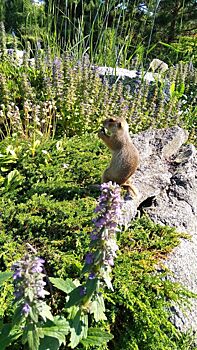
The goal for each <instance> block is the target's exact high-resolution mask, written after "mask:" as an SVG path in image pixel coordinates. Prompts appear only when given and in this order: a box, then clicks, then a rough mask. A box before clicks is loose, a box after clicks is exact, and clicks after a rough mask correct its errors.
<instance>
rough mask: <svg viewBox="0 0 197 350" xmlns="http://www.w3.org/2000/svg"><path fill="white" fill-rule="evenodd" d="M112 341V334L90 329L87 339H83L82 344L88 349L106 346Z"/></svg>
mask: <svg viewBox="0 0 197 350" xmlns="http://www.w3.org/2000/svg"><path fill="white" fill-rule="evenodd" d="M111 339H113V335H112V334H110V333H107V332H105V331H102V330H100V329H99V328H89V330H88V336H87V338H86V339H82V340H81V343H82V344H83V345H84V346H86V347H88V346H102V345H105V344H106V343H107V342H108V341H110V340H111Z"/></svg>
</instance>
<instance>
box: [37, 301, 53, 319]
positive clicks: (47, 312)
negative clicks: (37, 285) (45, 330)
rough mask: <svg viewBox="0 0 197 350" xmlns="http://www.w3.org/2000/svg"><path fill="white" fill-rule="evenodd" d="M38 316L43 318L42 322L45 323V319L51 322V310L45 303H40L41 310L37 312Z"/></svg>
mask: <svg viewBox="0 0 197 350" xmlns="http://www.w3.org/2000/svg"><path fill="white" fill-rule="evenodd" d="M39 315H40V316H41V317H42V318H43V320H44V321H46V320H47V319H48V320H51V321H53V315H52V313H51V308H50V306H49V305H47V304H46V303H42V310H41V311H39Z"/></svg>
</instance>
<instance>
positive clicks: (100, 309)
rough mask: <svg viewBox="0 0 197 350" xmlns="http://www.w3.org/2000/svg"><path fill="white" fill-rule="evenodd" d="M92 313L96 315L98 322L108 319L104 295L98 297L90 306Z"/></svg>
mask: <svg viewBox="0 0 197 350" xmlns="http://www.w3.org/2000/svg"><path fill="white" fill-rule="evenodd" d="M90 313H93V314H94V319H95V321H96V322H98V321H100V320H106V319H107V317H106V316H105V304H104V299H103V297H102V295H97V296H96V299H95V300H94V301H93V302H92V303H91V304H90Z"/></svg>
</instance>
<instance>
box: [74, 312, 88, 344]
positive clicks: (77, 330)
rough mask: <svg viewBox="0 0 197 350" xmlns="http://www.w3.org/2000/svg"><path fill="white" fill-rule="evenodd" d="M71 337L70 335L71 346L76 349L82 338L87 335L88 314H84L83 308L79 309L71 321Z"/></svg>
mask: <svg viewBox="0 0 197 350" xmlns="http://www.w3.org/2000/svg"><path fill="white" fill-rule="evenodd" d="M70 330H71V337H70V344H69V345H70V347H71V349H74V348H75V347H76V346H77V345H78V344H79V342H80V341H81V339H83V338H86V337H87V332H88V315H84V314H83V313H82V311H81V310H79V311H78V312H77V313H76V315H75V317H74V319H73V320H72V321H71V325H70Z"/></svg>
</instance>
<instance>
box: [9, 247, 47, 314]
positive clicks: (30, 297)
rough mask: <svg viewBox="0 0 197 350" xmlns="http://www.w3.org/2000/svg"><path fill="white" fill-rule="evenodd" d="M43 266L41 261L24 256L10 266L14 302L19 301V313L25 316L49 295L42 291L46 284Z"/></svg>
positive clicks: (32, 256) (29, 255)
mask: <svg viewBox="0 0 197 350" xmlns="http://www.w3.org/2000/svg"><path fill="white" fill-rule="evenodd" d="M32 248H33V247H32ZM34 254H35V253H34ZM43 264H44V260H43V259H41V258H38V257H36V256H35V255H31V254H26V255H25V256H24V258H23V259H22V260H20V261H17V262H16V263H14V264H13V265H12V268H11V269H12V270H13V271H14V274H13V280H14V296H15V302H18V301H20V305H21V313H22V314H24V315H25V316H28V315H29V313H30V310H31V307H32V306H36V305H39V306H41V303H42V301H41V300H40V299H41V298H42V299H43V298H45V295H46V294H49V293H48V292H47V291H46V290H45V289H44V286H45V285H46V282H44V281H43V277H44V274H43ZM22 301H24V303H22Z"/></svg>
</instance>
